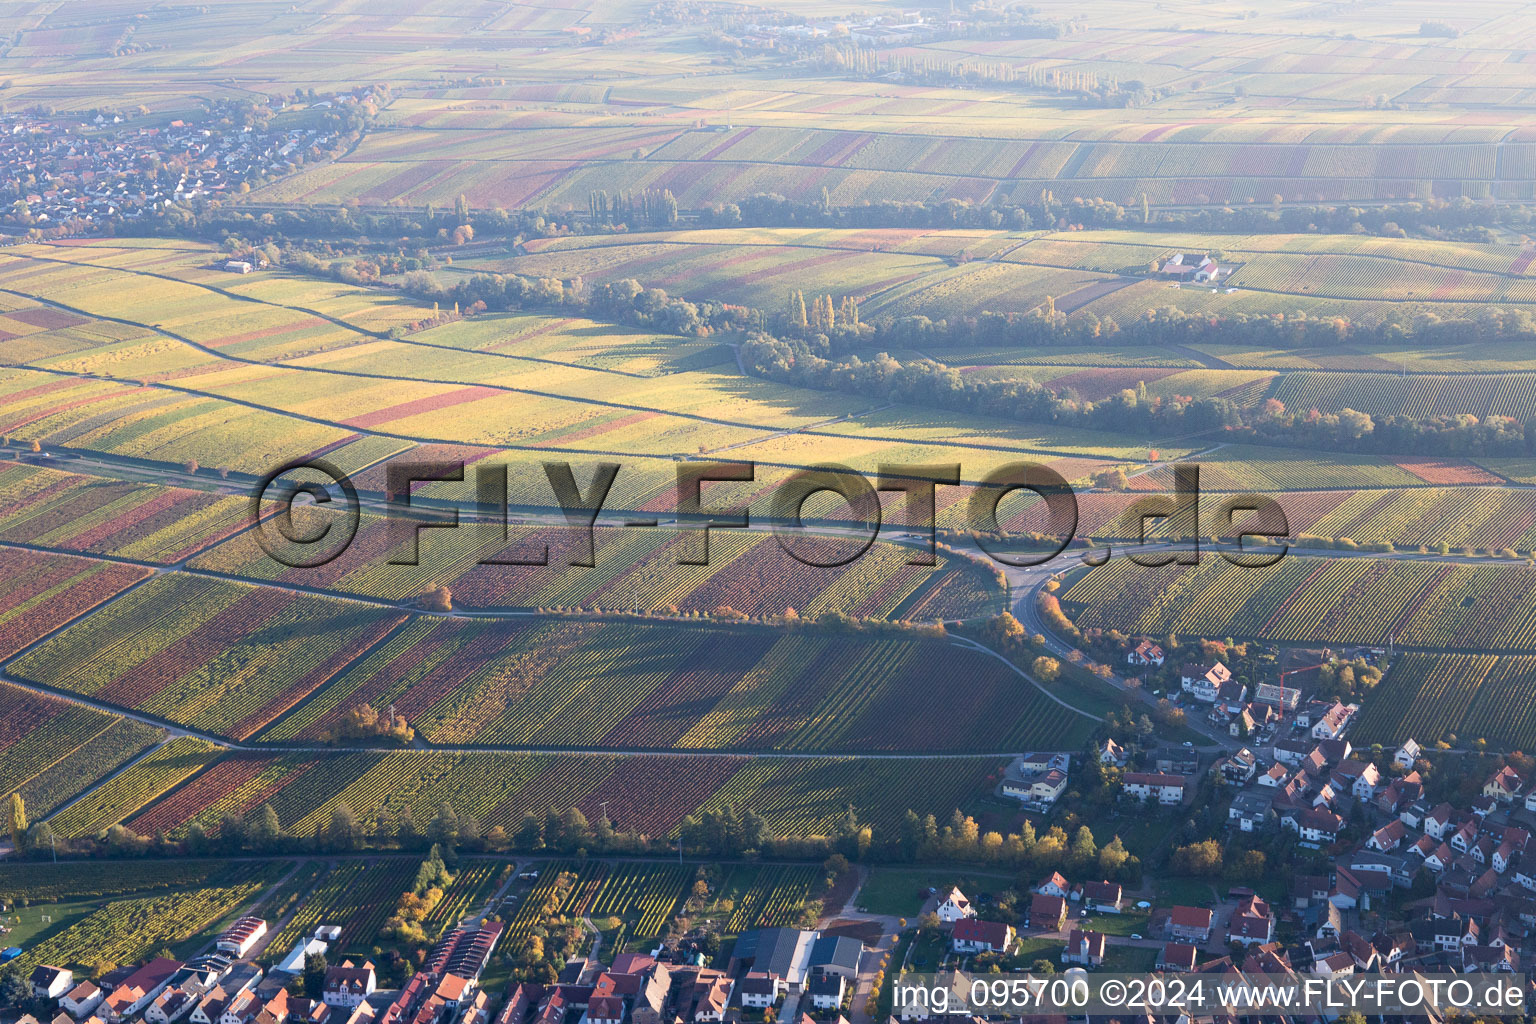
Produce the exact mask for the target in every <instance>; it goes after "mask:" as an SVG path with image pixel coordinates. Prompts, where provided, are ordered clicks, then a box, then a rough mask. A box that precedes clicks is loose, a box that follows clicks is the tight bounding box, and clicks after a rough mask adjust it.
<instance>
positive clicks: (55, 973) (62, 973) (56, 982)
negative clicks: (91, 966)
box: [27, 965, 75, 999]
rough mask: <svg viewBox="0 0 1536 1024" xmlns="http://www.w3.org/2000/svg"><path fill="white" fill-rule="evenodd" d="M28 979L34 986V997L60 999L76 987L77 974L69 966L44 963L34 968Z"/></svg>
mask: <svg viewBox="0 0 1536 1024" xmlns="http://www.w3.org/2000/svg"><path fill="white" fill-rule="evenodd" d="M27 981H28V983H29V984H30V985H31V986H32V998H33V999H58V998H59V997H60V996H63V995H64V994H65V993H67V992H68V991H69V990H70V989H72V988H74V987H75V974H74V972H73V971H71V970H70V969H69V968H67V967H48V966H46V965H43V966H38V967H34V968H32V974H31V976H30V977H29V978H28V979H27Z"/></svg>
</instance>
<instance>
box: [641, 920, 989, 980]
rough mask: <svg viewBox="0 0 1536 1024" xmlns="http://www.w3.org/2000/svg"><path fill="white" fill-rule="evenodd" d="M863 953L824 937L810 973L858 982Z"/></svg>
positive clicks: (850, 943) (840, 939)
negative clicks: (838, 975) (833, 975)
mask: <svg viewBox="0 0 1536 1024" xmlns="http://www.w3.org/2000/svg"><path fill="white" fill-rule="evenodd" d="M958 923H959V922H957V924H958ZM863 953H864V944H863V943H862V942H860V941H859V940H858V939H851V938H849V937H848V936H846V935H823V936H821V937H820V938H818V939H817V940H816V941H815V942H814V943H813V944H812V945H811V960H810V964H809V970H810V973H811V974H813V975H814V974H823V973H824V974H840V975H842V976H843V977H844V978H846V979H847V980H848V981H850V982H855V981H858V978H859V957H860V956H862V955H863ZM663 970H664V968H663Z"/></svg>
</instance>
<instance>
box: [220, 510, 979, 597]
mask: <svg viewBox="0 0 1536 1024" xmlns="http://www.w3.org/2000/svg"><path fill="white" fill-rule="evenodd" d="M749 486H750V485H749ZM753 490H754V491H755V490H756V488H753ZM764 505H766V501H762V502H759V503H757V506H758V507H757V509H756V511H758V512H759V513H765V512H766V511H767V510H766V508H764V507H763V506H764ZM658 511H659V510H658ZM501 534H502V531H501V530H500V528H499V527H497V526H495V525H492V524H465V525H464V526H463V527H462V528H460V529H458V530H456V531H451V532H450V531H427V532H425V533H422V534H421V535H420V539H419V542H412V541H410V540H404V541H402V540H400V539H399V538H398V537H397V536H396V535H395V534H393V533H392V530H391V527H390V525H389V524H388V523H387V522H386V519H385V517H382V516H374V515H366V516H364V517H363V518H362V520H361V524H360V526H359V530H358V535H357V539H356V540H355V541H354V542H353V543H352V545H351V546H350V547H349V548H348V549H347V551H346V552H345V553H343V554H342V555H341V556H340V557H338V558H336V559H335V560H334V561H332V562H330V563H328V564H326V565H324V566H320V567H317V568H312V569H306V568H288V567H286V566H284V565H282V564H280V563H279V562H277V561H275V560H273V559H272V558H270V557H269V556H268V555H267V554H266V552H265V551H264V550H262V549H261V548H260V547H259V546H258V542H257V540H256V539H255V538H254V537H252V536H251V535H250V534H245V535H243V536H240V537H237V538H235V539H233V540H232V541H230V542H229V543H227V544H224V545H221V546H219V547H218V548H216V549H214V550H211V551H208V552H206V553H205V554H204V555H202V556H199V557H197V558H195V559H194V560H193V561H192V562H191V563H190V564H191V567H192V568H193V569H196V570H200V571H207V572H215V573H220V574H225V575H230V576H236V577H240V578H242V579H249V580H261V581H270V582H273V583H278V584H282V585H285V586H299V587H313V588H320V589H325V590H331V591H335V592H338V593H350V594H358V595H362V596H366V597H371V598H379V599H382V600H386V601H411V600H414V599H416V598H419V597H420V596H421V595H422V594H423V593H424V592H426V591H428V590H430V589H432V588H433V587H437V586H446V587H448V588H449V590H450V591H451V592H452V594H453V600H454V605H455V607H461V608H470V609H485V610H496V609H533V608H554V607H560V608H586V609H602V608H607V609H614V608H623V609H634V608H639V609H645V610H666V609H673V610H676V611H681V612H684V613H687V612H695V611H697V612H714V611H716V610H717V609H718V608H720V607H721V606H728V607H730V608H733V609H735V610H736V611H738V612H742V613H744V614H747V615H751V616H759V615H768V614H772V615H777V614H781V613H783V611H784V610H785V608H794V609H795V610H796V612H797V613H799V614H801V615H803V616H812V615H817V614H820V613H822V612H827V611H838V612H843V613H845V614H848V615H854V616H858V617H860V618H880V619H910V620H923V621H933V620H949V619H962V618H972V617H976V616H979V615H985V614H989V613H993V612H994V610H995V609H997V608H999V607H1001V595H1000V594H999V593H998V590H999V585H998V582H997V580H996V577H995V574H994V573H993V572H991V571H990V569H989V567H986V566H983V565H980V564H979V563H975V562H972V561H971V560H970V559H968V558H964V557H961V556H955V555H943V554H939V555H936V558H937V560H938V561H937V564H936V565H934V566H916V565H910V564H908V562H909V559H911V557H912V550H911V549H910V548H907V547H904V546H897V545H895V544H892V543H888V542H880V543H877V544H875V545H873V546H871V547H870V549H869V550H868V551H867V552H865V553H864V554H863V555H862V556H861V557H859V558H857V559H854V560H853V561H851V562H848V564H846V565H843V566H818V565H807V564H805V563H804V562H802V561H799V560H797V559H795V558H793V557H791V555H790V554H789V553H787V552H786V551H785V550H784V549H783V548H782V547H781V546H780V543H779V542H778V541H777V540H776V539H775V538H774V537H773V536H771V535H770V534H769V533H768V532H767V531H764V530H754V531H750V532H747V531H718V532H715V533H713V534H712V535H711V537H710V540H709V564H708V565H683V564H679V559H680V558H681V557H683V556H684V555H685V554H686V551H687V545H689V544H692V543H694V541H695V540H696V538H694V537H692V536H691V535H688V534H686V533H685V532H682V531H679V530H677V529H675V528H671V527H661V528H656V529H623V528H616V529H613V528H610V529H599V530H597V531H595V533H594V534H593V544H592V550H591V555H592V557H591V561H592V563H593V564H592V565H590V566H575V565H569V564H566V563H568V562H570V561H572V560H575V559H578V558H579V557H581V556H582V554H583V552H584V549H585V544H586V537H585V534H584V533H581V532H579V531H573V530H570V529H568V528H566V527H550V526H542V527H529V526H514V527H510V528H509V529H508V530H507V536H506V539H503V537H502V535H501ZM413 543H415V546H416V551H415V552H414V557H415V560H416V561H417V563H418V564H415V565H408V564H403V563H405V562H408V561H410V560H411V557H412V555H413V552H412V551H411V547H412V546H413ZM808 549H809V552H810V554H811V555H813V556H814V557H816V558H817V559H818V560H819V561H824V562H826V561H835V560H838V559H839V558H840V557H844V556H846V555H847V554H848V552H850V551H852V550H856V549H855V548H854V547H853V546H852V545H851V544H848V543H844V542H840V541H838V540H836V539H824V540H816V539H814V538H813V539H811V540H810V541H809V544H808ZM546 557H547V559H548V563H549V564H547V565H543V564H525V565H517V564H511V563H513V562H514V561H515V560H522V561H524V562H533V561H537V560H540V559H543V558H546ZM392 560H398V562H395V561H392Z"/></svg>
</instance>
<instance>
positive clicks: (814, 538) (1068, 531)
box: [250, 458, 1290, 568]
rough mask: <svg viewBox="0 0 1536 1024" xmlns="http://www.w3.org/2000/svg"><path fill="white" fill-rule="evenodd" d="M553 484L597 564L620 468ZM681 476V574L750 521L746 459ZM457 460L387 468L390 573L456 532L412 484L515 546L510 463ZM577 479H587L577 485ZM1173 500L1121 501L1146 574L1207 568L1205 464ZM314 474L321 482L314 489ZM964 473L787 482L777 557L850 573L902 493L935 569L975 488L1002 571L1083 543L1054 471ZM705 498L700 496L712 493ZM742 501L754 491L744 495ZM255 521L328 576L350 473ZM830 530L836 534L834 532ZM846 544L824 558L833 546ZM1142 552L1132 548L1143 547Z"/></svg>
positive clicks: (565, 474) (586, 562)
mask: <svg viewBox="0 0 1536 1024" xmlns="http://www.w3.org/2000/svg"><path fill="white" fill-rule="evenodd" d="M542 468H543V471H544V477H545V479H546V480H547V482H548V485H549V497H550V498H552V499H553V503H552V506H550V505H545V506H544V507H558V508H559V511H560V515H561V517H562V518H563V520H564V522H565V524H566V526H567V528H568V530H569V531H570V533H571V535H572V537H573V543H571V545H570V548H569V550H568V551H567V552H566V557H565V563H566V564H568V565H572V566H590V565H593V564H594V539H593V529H594V527H595V526H596V525H597V520H598V517H599V516H600V515H601V514H602V512H603V510H604V505H605V503H606V502H607V501H608V498H609V494H610V492H611V491H612V489H613V484H614V481H615V480H616V479H617V478H618V475H619V472H620V469H621V466H620V465H619V463H616V462H595V463H590V464H586V465H582V466H580V467H576V466H573V465H572V464H571V463H569V462H554V461H546V462H543V463H542ZM676 468H677V476H676V503H675V506H674V513H675V523H676V526H677V529H678V530H679V532H680V535H681V536H680V538H679V543H678V544H677V545H676V559H677V562H678V563H679V564H683V565H708V564H709V536H710V531H712V530H744V529H750V528H751V526H752V519H751V512H750V509H749V507H748V505H747V504H746V503H745V501H744V500H743V496H742V489H743V488H744V487H745V486H746V485H751V484H753V483H754V482H755V481H756V480H757V465H756V464H755V463H753V462H706V461H697V462H693V461H690V462H679V463H678V464H677V467H676ZM465 469H466V467H465V463H464V462H462V461H436V462H418V461H400V462H391V463H388V464H387V465H385V467H384V480H385V483H384V495H385V498H384V517H385V520H386V523H387V527H386V529H387V531H388V541H389V549H390V551H391V552H392V554H391V555H390V558H389V561H390V563H391V564H395V565H415V564H417V562H418V558H419V554H420V545H421V534H422V532H423V531H426V530H457V529H459V528H460V526H461V522H460V513H459V510H458V509H457V508H449V509H446V510H440V511H435V514H431V515H423V509H422V506H421V505H420V504H419V503H417V504H414V505H413V503H412V487H413V486H414V485H416V484H431V483H469V484H471V485H472V496H471V495H469V494H466V496H465V497H466V498H471V497H472V501H473V504H474V507H475V513H474V515H475V516H476V519H477V525H478V526H480V527H481V528H482V529H484V528H485V527H486V526H489V527H491V528H492V529H499V531H500V540H501V542H502V543H503V545H505V544H506V543H507V542H509V541H510V538H511V533H510V530H509V525H510V522H511V519H510V513H511V503H510V500H509V497H508V488H507V466H506V465H504V464H494V465H481V466H475V467H474V468H473V470H472V471H471V472H470V473H469V474H468V479H466V472H465ZM578 475H579V476H581V477H583V478H585V479H586V481H587V482H586V483H585V484H584V485H583V484H582V483H580V482H579V481H578ZM1173 476H1174V487H1173V490H1172V492H1171V493H1150V494H1144V495H1141V496H1139V497H1137V498H1135V499H1133V500H1132V501H1130V502H1129V504H1128V506H1127V508H1126V510H1125V512H1124V513H1122V516H1121V521H1122V522H1126V521H1129V522H1132V523H1134V524H1135V530H1136V535H1138V536H1139V537H1140V544H1139V545H1137V546H1133V548H1132V551H1131V552H1130V554H1129V555H1128V557H1130V558H1131V559H1132V560H1133V561H1135V562H1137V563H1138V564H1140V565H1145V566H1159V565H1169V564H1178V565H1195V564H1198V563H1199V561H1200V557H1201V549H1200V540H1199V531H1197V530H1196V529H1195V524H1198V523H1200V521H1201V518H1200V516H1201V514H1200V467H1199V466H1198V465H1195V464H1192V463H1181V464H1178V465H1176V466H1174V468H1173ZM316 477H324V478H325V479H324V480H323V481H322V480H320V479H316ZM961 479H962V478H961V470H960V466H959V464H958V463H947V464H942V463H934V464H927V463H922V464H919V463H912V464H882V465H881V466H880V467H879V469H878V471H877V473H876V474H875V476H874V479H873V482H872V481H871V480H870V478H869V477H867V476H866V475H865V474H862V473H859V472H857V471H856V470H853V469H850V468H849V467H847V466H842V465H838V464H835V463H828V464H823V465H818V466H812V467H810V468H807V469H802V470H799V471H797V472H794V473H792V474H790V475H789V476H788V477H787V478H785V479H784V480H783V481H782V482H781V483H780V484H778V485H777V486H776V487H775V488H774V490H773V493H772V495H771V497H770V501H769V513H768V517H767V526H768V528H769V529H771V530H772V532H773V535H774V537H775V539H776V540H777V541H778V543H779V546H780V547H781V548H783V550H784V551H785V552H786V553H787V554H788V555H789V556H790V557H792V558H794V559H795V560H796V561H799V562H801V563H803V564H805V565H813V566H823V567H827V566H839V565H846V564H848V563H850V562H852V561H853V560H855V559H856V558H858V557H860V556H861V555H863V554H864V553H865V552H866V551H868V550H869V548H870V546H871V545H872V544H873V543H874V541H875V539H876V538H877V537H878V536H879V534H880V530H881V527H882V525H883V513H882V510H881V504H880V492H882V491H887V492H900V493H902V494H903V495H904V497H905V500H904V502H903V505H904V508H903V520H904V522H903V524H902V527H901V528H902V529H903V530H905V531H907V532H908V533H909V534H910V535H911V536H912V537H913V538H915V539H918V540H920V541H924V543H922V545H921V547H920V549H919V550H917V551H915V552H913V553H912V555H911V556H910V557H909V558H908V559H907V561H908V563H909V564H912V565H934V564H935V561H936V560H935V554H934V545H935V540H936V536H937V514H936V510H937V507H938V497H937V495H938V488H940V487H960V486H964V487H966V488H967V489H968V490H969V491H970V494H969V497H968V498H967V499H966V502H965V513H964V521H965V527H964V529H965V531H966V532H968V533H969V534H971V535H972V536H973V537H974V538H975V540H976V544H977V545H978V546H979V547H980V548H981V549H982V550H983V551H984V552H986V554H987V555H988V556H989V557H991V558H992V559H994V560H995V561H997V562H998V563H1000V564H1003V565H1008V566H1015V567H1023V566H1031V565H1039V564H1042V563H1044V562H1048V561H1050V560H1051V559H1053V558H1055V557H1056V556H1057V555H1059V554H1061V552H1062V551H1063V550H1065V549H1066V547H1067V545H1068V544H1070V543H1071V542H1072V541H1073V540H1074V539H1075V538H1076V536H1077V526H1078V502H1077V494H1076V492H1075V491H1074V490H1073V488H1072V485H1071V484H1069V483H1068V482H1067V480H1066V479H1065V478H1064V477H1062V475H1061V474H1060V473H1058V472H1056V471H1055V470H1054V469H1052V468H1050V467H1049V466H1042V465H1039V464H1038V463H1033V462H1011V463H1008V464H1007V465H1003V466H999V467H997V468H996V469H993V470H991V471H990V472H988V473H987V474H986V475H985V476H984V477H982V478H981V479H980V480H978V481H976V482H974V483H967V484H964V485H962V484H961ZM706 491H707V493H706ZM748 492H749V493H750V488H748ZM1019 492H1028V493H1030V494H1033V495H1035V496H1036V497H1038V498H1039V499H1040V501H1041V503H1042V505H1043V509H1044V515H1043V522H1042V523H1041V524H1040V529H1039V530H1038V531H1032V532H1031V533H1030V534H1029V536H1030V538H1031V545H1030V547H1029V549H1028V550H1018V545H1017V544H1016V543H1015V542H1014V541H1015V539H1016V538H1010V537H1009V536H1007V531H1006V530H1005V529H1004V527H1003V526H1002V524H1001V523H1000V521H999V516H998V510H999V506H1000V505H1001V504H1002V502H1003V499H1004V498H1007V497H1008V496H1009V495H1012V494H1016V493H1019ZM823 494H825V495H833V496H836V497H837V498H838V499H840V500H841V502H842V503H843V504H844V505H846V506H847V509H848V513H849V514H848V516H847V517H846V518H841V519H838V520H836V521H835V523H833V522H832V521H830V520H823V521H822V523H821V524H820V525H819V526H816V525H812V524H808V523H807V522H806V516H805V507H806V503H807V502H808V501H810V500H811V498H813V497H815V496H817V495H823ZM301 497H304V498H307V499H308V503H312V504H313V505H315V506H320V507H329V508H336V509H337V510H338V511H339V512H340V515H339V517H333V518H324V519H321V520H318V521H316V522H313V523H310V524H308V525H307V527H306V528H300V526H299V525H298V524H297V523H296V522H295V517H294V512H295V509H296V508H297V507H298V506H299V505H300V504H301V502H300V499H301ZM250 514H251V521H252V527H253V532H254V536H255V538H256V541H257V543H259V544H260V545H261V547H262V549H263V550H264V551H265V552H266V553H267V554H268V555H269V556H270V557H271V558H273V559H275V560H276V561H279V562H281V563H282V564H284V565H287V566H290V567H295V568H309V567H314V566H319V565H324V564H326V563H328V562H330V561H333V560H334V559H335V558H337V557H339V556H340V555H341V554H342V553H343V552H344V551H346V549H347V547H348V546H349V545H350V544H351V543H352V540H353V539H354V538H355V536H356V534H357V530H358V526H359V523H360V521H361V516H362V503H361V500H360V498H359V495H358V489H357V487H356V485H355V484H354V483H353V481H352V480H351V479H350V477H348V475H347V474H345V473H343V472H342V471H341V470H339V469H338V468H337V467H336V466H334V465H332V464H331V463H329V462H327V461H326V460H324V459H318V458H313V459H304V460H298V461H295V462H290V463H287V464H285V465H282V466H279V467H277V468H276V469H274V470H272V471H271V472H269V473H267V474H266V475H265V476H264V477H262V478H261V479H260V480H258V481H257V483H256V486H255V487H254V488H253V489H252V492H251V497H250ZM1214 517H1215V518H1214V523H1213V525H1214V527H1215V528H1213V529H1208V530H1207V531H1206V535H1207V536H1212V537H1214V538H1215V539H1216V543H1215V545H1214V547H1215V550H1216V552H1217V553H1218V554H1219V555H1220V556H1221V557H1222V558H1225V559H1226V560H1227V561H1229V562H1231V563H1232V564H1233V565H1238V566H1244V567H1249V568H1263V567H1265V566H1270V565H1274V564H1275V563H1276V562H1278V561H1279V560H1280V559H1281V558H1283V557H1284V556H1285V554H1286V551H1287V550H1288V549H1287V547H1286V545H1285V544H1284V543H1279V544H1275V545H1274V546H1271V547H1268V548H1266V549H1265V550H1263V551H1258V550H1255V549H1254V548H1252V547H1251V546H1245V544H1244V542H1245V541H1246V540H1248V539H1250V538H1263V539H1264V540H1265V541H1267V542H1276V541H1283V539H1284V538H1287V537H1289V536H1290V524H1289V522H1288V521H1287V519H1286V516H1285V510H1284V509H1283V508H1281V507H1280V504H1279V503H1278V502H1276V501H1275V500H1274V499H1273V498H1270V497H1266V496H1264V495H1257V494H1242V495H1226V496H1224V497H1223V498H1222V500H1221V501H1220V502H1219V503H1218V505H1217V507H1216V509H1215V513H1214ZM1173 521H1178V522H1181V523H1184V524H1186V530H1187V536H1181V537H1166V538H1163V539H1161V540H1158V541H1156V542H1154V540H1153V539H1152V537H1151V536H1150V532H1151V531H1152V530H1155V526H1154V524H1157V523H1161V522H1173ZM829 523H831V524H832V525H828V524H829ZM623 525H624V526H626V527H630V528H636V529H647V528H655V527H658V526H660V525H661V523H660V520H658V519H656V518H643V517H636V518H629V519H626V520H624V521H623ZM829 536H831V537H835V538H837V539H838V540H840V541H841V542H842V543H840V544H838V545H837V546H836V548H835V550H832V551H829V549H828V546H827V545H826V544H825V543H824V541H825V540H826V538H827V537H829ZM1138 547H1139V548H1140V550H1137V548H1138ZM1110 553H1111V549H1110V548H1109V547H1108V546H1101V547H1097V548H1092V549H1090V550H1089V551H1086V552H1085V553H1084V555H1083V560H1084V561H1085V562H1087V563H1088V564H1090V565H1099V564H1102V563H1103V562H1104V561H1105V560H1106V559H1108V558H1109V556H1110ZM479 562H480V564H482V565H516V566H530V565H535V566H537V565H549V564H551V563H550V552H549V547H548V545H547V544H544V545H534V546H533V547H532V548H531V549H526V550H518V551H514V552H509V551H504V550H503V551H499V552H498V553H497V554H495V555H494V556H487V557H484V558H481V559H480V560H479Z"/></svg>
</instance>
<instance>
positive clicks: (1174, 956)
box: [1156, 942, 1199, 972]
mask: <svg viewBox="0 0 1536 1024" xmlns="http://www.w3.org/2000/svg"><path fill="white" fill-rule="evenodd" d="M1197 956H1199V950H1197V949H1196V948H1195V947H1194V946H1192V945H1190V944H1189V943H1187V942H1169V943H1165V944H1164V946H1163V951H1162V952H1161V953H1159V954H1158V957H1157V964H1156V969H1157V970H1159V971H1179V972H1189V971H1193V970H1194V969H1195V958H1196V957H1197Z"/></svg>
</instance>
